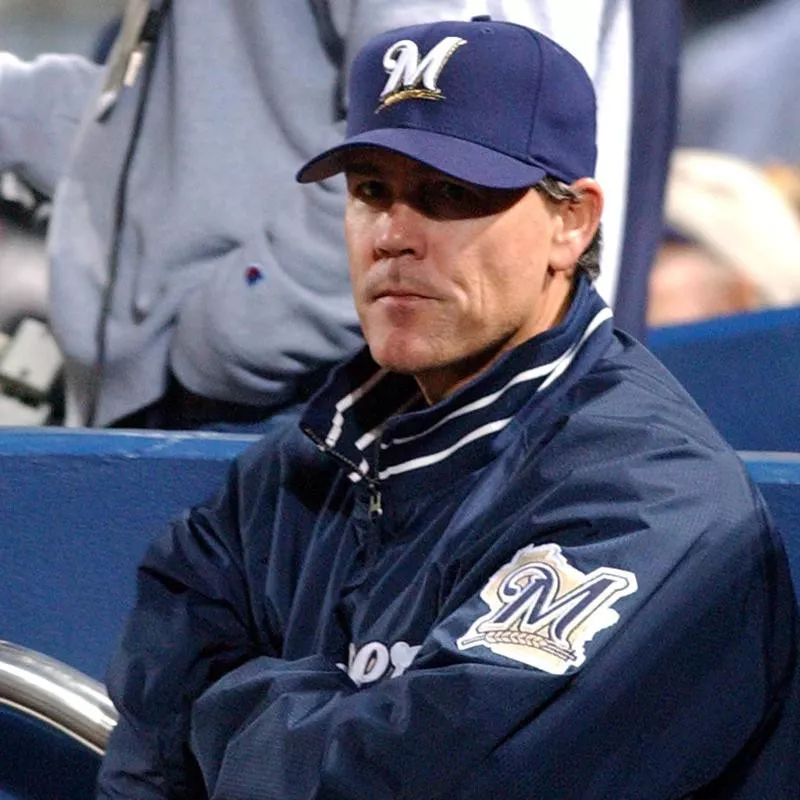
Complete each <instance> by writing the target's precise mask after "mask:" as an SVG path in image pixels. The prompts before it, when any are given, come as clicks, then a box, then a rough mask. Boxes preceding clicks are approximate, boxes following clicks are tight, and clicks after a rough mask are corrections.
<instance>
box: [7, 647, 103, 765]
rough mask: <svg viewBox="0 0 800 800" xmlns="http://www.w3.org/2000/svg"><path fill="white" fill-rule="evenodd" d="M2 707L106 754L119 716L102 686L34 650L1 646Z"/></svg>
mask: <svg viewBox="0 0 800 800" xmlns="http://www.w3.org/2000/svg"><path fill="white" fill-rule="evenodd" d="M0 704H1V705H6V706H10V707H11V708H14V709H17V710H18V711H21V712H22V713H23V714H27V715H28V716H32V717H35V718H37V719H39V720H42V721H43V722H45V723H47V724H48V725H51V726H52V727H54V728H56V729H58V730H60V731H62V732H63V733H65V734H66V735H67V736H69V737H71V738H72V739H75V740H76V741H78V742H80V743H81V744H83V745H85V746H86V747H88V748H89V749H91V750H93V751H94V752H95V753H98V754H100V755H102V754H103V753H104V752H105V747H106V743H107V742H108V737H109V735H110V734H111V731H112V730H113V729H114V726H115V725H116V723H117V712H116V709H115V708H114V706H113V704H112V703H111V701H110V700H109V699H108V695H107V694H106V690H105V687H104V686H103V684H102V683H100V682H99V681H96V680H94V679H93V678H90V677H89V676H88V675H85V674H84V673H82V672H79V671H78V670H76V669H73V668H72V667H69V666H67V665H66V664H64V663H62V662H61V661H57V660H56V659H54V658H50V657H49V656H46V655H44V654H42V653H38V652H36V651H35V650H29V649H28V648H25V647H20V646H19V645H15V644H12V643H11V642H4V641H0Z"/></svg>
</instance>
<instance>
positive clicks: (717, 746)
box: [99, 281, 800, 800]
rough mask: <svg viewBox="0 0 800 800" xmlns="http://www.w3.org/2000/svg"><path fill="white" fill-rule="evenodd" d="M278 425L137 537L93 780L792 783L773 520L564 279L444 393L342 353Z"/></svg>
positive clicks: (773, 792)
mask: <svg viewBox="0 0 800 800" xmlns="http://www.w3.org/2000/svg"><path fill="white" fill-rule="evenodd" d="M302 427H303V428H304V431H305V432H301V431H299V430H295V429H294V428H291V429H287V430H285V431H283V432H282V433H280V434H277V435H276V436H274V437H272V438H269V439H265V440H264V441H263V442H262V443H260V444H259V445H257V446H256V447H255V448H253V449H251V450H250V451H248V452H247V453H246V454H245V455H244V456H243V457H242V458H241V459H240V460H239V461H238V463H236V464H235V466H234V467H233V469H232V471H231V473H230V476H229V479H228V481H227V485H226V486H225V487H224V489H223V490H222V492H221V493H220V494H219V496H218V497H217V498H216V499H215V500H214V501H213V502H212V503H210V504H208V505H207V506H203V507H199V508H195V509H194V510H192V511H191V512H189V513H187V514H186V516H185V517H184V518H183V519H181V520H179V521H177V522H176V523H175V524H174V525H173V526H172V528H171V529H170V530H169V531H167V532H166V533H165V534H164V535H163V536H161V538H159V539H158V540H157V541H156V542H155V543H154V544H153V545H152V547H151V548H150V550H149V552H148V554H147V555H146V557H145V559H144V562H143V564H142V565H141V568H140V570H139V576H138V581H139V583H138V600H137V604H136V607H135V609H134V611H133V613H132V615H131V617H130V620H129V622H128V625H127V629H126V632H125V635H124V639H123V641H122V644H121V646H120V649H119V651H118V653H117V654H116V657H115V659H114V661H113V664H112V667H111V670H110V674H109V688H110V692H111V695H112V698H113V700H114V702H115V704H116V705H117V707H118V709H119V711H120V714H121V719H120V723H119V725H118V726H117V729H116V730H115V732H114V734H113V736H112V741H111V744H110V747H109V751H108V753H107V756H106V758H105V760H104V763H103V766H102V769H101V776H100V792H99V796H100V797H104V798H123V797H124V798H127V799H128V800H130V799H131V798H155V797H170V798H184V797H186V798H188V797H191V798H200V797H205V796H208V797H213V798H226V800H236V799H238V798H241V799H242V800H245V798H246V799H247V800H256V799H258V800H261V799H262V798H263V799H265V800H266V798H275V800H294V799H295V798H298V799H299V798H304V799H305V798H328V799H330V800H333V799H334V798H336V799H337V800H339V799H342V800H343V799H345V798H346V799H347V800H360V799H361V798H363V799H364V800H383V799H384V798H387V799H388V798H393V799H394V798H414V800H420V799H421V798H448V800H453V799H454V798H458V799H459V800H461V799H464V800H466V799H467V798H474V799H476V800H477V799H478V798H493V797H502V798H503V799H504V800H515V799H516V800H534V799H535V798H546V799H547V800H568V799H569V798H589V799H590V800H598V799H599V798H614V800H620V798H625V799H626V800H633V799H634V798H642V799H643V800H659V798H684V797H692V798H715V800H716V799H718V798H737V799H738V800H742V799H743V798H751V799H752V800H765V798H769V799H770V800H797V798H798V796H800V758H798V752H797V742H798V741H800V695H799V693H800V674H799V673H798V668H797V665H796V639H795V636H796V630H797V610H796V604H795V600H794V595H793V592H792V588H791V582H790V578H789V574H788V569H787V564H786V559H785V556H784V553H783V549H782V546H781V543H780V540H779V538H778V536H777V535H776V533H775V531H774V530H773V529H772V527H771V524H770V522H769V520H768V517H767V515H766V513H765V510H764V507H763V505H762V502H761V500H760V498H759V496H758V494H757V492H756V490H755V489H754V488H753V487H752V486H751V484H750V482H749V480H748V477H747V474H746V471H745V469H744V468H743V466H742V464H741V463H740V461H739V460H738V459H737V457H736V456H735V454H734V453H733V452H732V450H731V449H730V448H729V447H728V446H727V445H726V444H725V443H724V442H723V441H722V440H721V438H720V437H719V435H718V434H717V433H716V432H715V431H714V430H713V428H712V427H711V425H710V424H709V422H708V421H707V420H706V418H705V417H704V416H703V414H702V413H701V412H700V411H699V410H698V408H697V407H696V406H695V405H694V404H693V403H692V401H691V400H690V399H689V398H688V396H687V395H686V394H685V392H684V391H683V390H682V389H681V388H680V386H679V385H678V384H677V383H676V382H675V380H674V379H673V378H671V376H670V375H669V374H668V373H667V372H666V371H665V370H664V369H663V368H662V367H661V366H660V365H659V364H658V363H657V362H656V361H655V359H654V358H653V357H652V356H651V355H650V354H649V353H648V352H647V351H646V350H645V349H644V348H643V347H642V346H641V345H639V344H638V343H636V342H635V341H634V340H632V339H630V338H629V337H627V336H626V335H624V334H619V333H616V332H614V330H613V328H612V320H611V314H610V312H609V311H608V309H607V308H605V306H604V305H603V304H602V302H601V301H600V299H599V298H598V296H597V295H596V294H595V292H594V290H593V289H591V287H590V286H589V285H588V283H586V282H583V281H582V282H581V283H580V284H579V287H578V291H577V295H576V298H575V300H574V302H573V304H572V307H571V310H570V312H569V314H568V316H567V318H566V319H565V321H564V322H563V323H562V324H561V325H559V326H558V327H557V328H555V329H553V330H551V331H549V332H547V333H545V334H543V335H540V336H538V337H536V338H534V339H532V340H530V341H529V342H527V343H525V344H524V345H522V346H520V347H518V348H517V349H515V350H513V351H511V352H509V353H507V354H506V355H505V357H504V358H503V359H501V360H500V361H498V362H497V363H496V364H495V365H494V366H493V367H492V368H490V369H489V370H487V371H486V372H485V373H483V374H482V375H481V376H480V377H479V378H478V379H477V380H475V381H473V382H472V383H470V384H468V385H466V386H465V387H463V388H462V389H460V390H459V391H458V392H457V393H455V394H453V395H452V396H451V397H449V398H447V399H446V400H444V401H443V402H441V403H439V404H436V405H434V406H432V407H426V406H424V404H423V403H422V401H421V398H420V397H419V395H418V393H417V391H416V384H415V383H414V381H413V380H411V379H409V378H406V377H402V376H398V375H394V374H387V373H385V372H383V371H381V370H377V368H376V366H375V364H374V363H373V362H372V361H371V359H370V358H369V356H368V354H367V353H362V354H361V355H359V356H357V357H356V358H355V359H354V360H353V361H351V362H349V363H348V364H346V365H344V366H343V367H341V368H339V369H338V370H337V371H335V372H334V373H333V374H332V376H331V379H330V380H329V382H328V385H327V386H326V387H325V389H323V390H322V391H321V392H320V393H319V394H318V395H317V397H316V398H315V399H314V400H313V401H312V403H311V405H310V407H309V408H308V411H307V413H306V415H305V417H304V419H303V422H302Z"/></svg>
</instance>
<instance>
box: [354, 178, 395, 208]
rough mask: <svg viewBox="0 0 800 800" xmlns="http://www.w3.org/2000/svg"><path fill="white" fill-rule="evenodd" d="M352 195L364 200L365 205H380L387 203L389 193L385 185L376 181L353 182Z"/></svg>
mask: <svg viewBox="0 0 800 800" xmlns="http://www.w3.org/2000/svg"><path fill="white" fill-rule="evenodd" d="M350 193H351V194H352V195H353V197H356V198H358V199H359V200H363V201H364V202H365V203H370V204H376V203H377V204H380V203H385V202H387V198H388V196H389V191H388V189H387V187H386V184H385V183H382V182H381V181H375V180H359V181H353V182H351V185H350Z"/></svg>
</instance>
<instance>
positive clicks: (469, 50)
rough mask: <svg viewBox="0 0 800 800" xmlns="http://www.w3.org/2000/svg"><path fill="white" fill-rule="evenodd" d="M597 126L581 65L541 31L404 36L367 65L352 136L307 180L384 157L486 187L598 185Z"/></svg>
mask: <svg viewBox="0 0 800 800" xmlns="http://www.w3.org/2000/svg"><path fill="white" fill-rule="evenodd" d="M596 116H597V114H596V100H595V94H594V88H593V86H592V82H591V80H590V79H589V76H588V75H587V74H586V71H585V70H584V69H583V67H582V66H581V64H580V62H578V61H577V59H575V58H574V57H573V56H572V55H571V54H570V53H568V52H567V51H566V50H564V48H563V47H561V46H559V45H558V44H556V43H555V42H553V41H552V40H551V39H548V38H547V37H546V36H544V35H542V34H541V33H538V32H536V31H534V30H532V29H530V28H526V27H523V26H522V25H516V24H514V23H510V22H496V21H493V20H491V19H490V18H488V17H475V18H474V19H472V20H471V21H469V22H466V21H460V22H434V23H430V24H426V25H414V26H411V27H407V28H399V29H396V30H393V31H388V32H386V33H382V34H380V35H378V36H376V37H375V38H373V39H371V40H370V41H369V42H368V43H367V44H366V45H365V46H364V47H363V48H362V50H361V51H360V52H359V54H358V55H357V56H356V59H355V61H354V62H353V66H352V70H351V74H350V83H349V110H348V116H347V136H346V138H345V139H344V141H343V142H342V143H341V144H339V145H337V146H336V147H332V148H330V149H329V150H326V151H325V152H323V153H321V154H320V155H318V156H317V157H316V158H313V159H311V161H309V162H308V163H307V164H305V166H303V167H302V168H301V169H300V171H299V172H298V173H297V180H298V181H300V182H301V183H311V182H314V181H320V180H324V179H326V178H329V177H331V176H332V175H335V174H336V173H338V172H341V171H342V170H343V169H344V167H345V165H346V159H345V158H344V157H345V156H346V154H347V153H348V151H350V150H353V149H354V148H360V147H365V146H373V147H381V148H386V149H388V150H392V151H394V152H397V153H401V154H403V155H405V156H408V157H410V158H413V159H416V160H417V161H421V162H422V163H424V164H427V165H428V166H431V167H434V168H435V169H437V170H440V171H441V172H444V173H446V174H448V175H451V176H453V177H456V178H460V179H461V180H464V181H467V182H468V183H473V184H477V185H479V186H486V187H490V188H498V189H503V188H505V189H515V188H523V187H527V186H533V185H534V184H536V183H538V182H539V181H540V180H541V179H542V178H543V177H544V176H545V175H550V176H552V177H554V178H557V179H559V180H562V181H564V182H566V183H572V182H573V181H575V180H577V179H578V178H582V177H591V176H593V175H594V169H595V162H596V160H597V145H596Z"/></svg>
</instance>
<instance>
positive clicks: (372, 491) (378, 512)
mask: <svg viewBox="0 0 800 800" xmlns="http://www.w3.org/2000/svg"><path fill="white" fill-rule="evenodd" d="M302 431H303V433H305V435H306V436H308V438H309V439H311V441H312V442H314V444H315V445H316V446H317V447H318V448H319V449H320V450H321V451H322V452H323V453H328V455H331V456H333V457H334V458H336V459H337V460H338V461H341V462H342V463H343V464H344V465H345V466H346V467H347V468H348V469H349V470H350V471H351V472H355V473H356V474H358V475H361V471H360V470H359V468H358V465H356V464H355V463H354V462H352V461H351V460H350V459H349V458H347V456H343V455H342V454H341V453H339V452H338V451H336V450H334V449H333V448H332V447H329V446H328V445H327V444H325V442H324V441H322V439H320V438H319V436H317V434H316V433H314V431H313V430H311V428H308V427H305V426H304V427H302ZM375 474H376V475H377V470H376V471H375ZM363 478H364V480H365V481H366V483H367V488H368V489H369V520H370V522H373V523H374V522H377V521H378V520H379V519H380V518H381V517H382V516H383V500H382V497H381V485H380V481H379V480H378V478H374V477H372V476H371V475H364V476H363Z"/></svg>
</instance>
